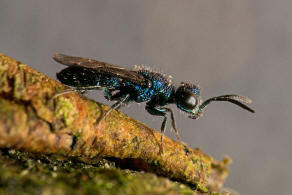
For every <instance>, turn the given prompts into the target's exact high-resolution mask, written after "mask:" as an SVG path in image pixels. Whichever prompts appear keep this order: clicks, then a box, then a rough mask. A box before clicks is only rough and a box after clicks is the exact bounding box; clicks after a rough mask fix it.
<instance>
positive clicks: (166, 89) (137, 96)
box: [57, 66, 175, 106]
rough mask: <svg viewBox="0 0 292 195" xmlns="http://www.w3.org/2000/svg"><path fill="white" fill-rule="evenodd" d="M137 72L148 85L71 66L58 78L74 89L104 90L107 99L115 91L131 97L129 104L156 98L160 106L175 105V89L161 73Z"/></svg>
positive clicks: (144, 70) (142, 70)
mask: <svg viewBox="0 0 292 195" xmlns="http://www.w3.org/2000/svg"><path fill="white" fill-rule="evenodd" d="M133 71H135V70H133ZM136 72H137V74H139V75H141V76H142V77H144V78H145V80H147V81H148V83H147V85H138V84H136V83H133V82H132V81H129V80H126V79H121V78H118V77H115V76H112V75H110V74H104V73H102V74H101V73H100V72H98V71H95V70H92V69H89V68H85V67H81V66H69V67H68V68H66V69H63V70H62V71H61V72H59V73H57V78H58V79H59V80H60V81H61V82H62V83H64V84H66V85H68V86H72V87H77V88H84V87H93V86H96V88H103V89H104V95H105V96H106V97H107V99H111V97H110V96H113V95H112V92H113V91H119V92H118V94H119V97H122V96H123V95H126V94H129V95H130V97H129V99H128V102H130V101H135V102H137V103H141V102H148V101H150V100H152V99H153V98H154V97H155V100H156V103H157V105H159V106H164V105H166V104H169V103H173V101H174V99H173V98H174V92H175V87H174V86H173V85H172V84H171V83H170V80H169V79H167V78H165V76H163V75H162V74H161V73H158V72H154V71H150V70H148V69H143V68H142V69H139V70H136Z"/></svg>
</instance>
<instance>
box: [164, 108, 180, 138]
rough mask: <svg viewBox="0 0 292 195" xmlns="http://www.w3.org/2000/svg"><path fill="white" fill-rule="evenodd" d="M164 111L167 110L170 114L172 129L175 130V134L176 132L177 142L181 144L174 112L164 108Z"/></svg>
mask: <svg viewBox="0 0 292 195" xmlns="http://www.w3.org/2000/svg"><path fill="white" fill-rule="evenodd" d="M164 109H165V110H166V112H170V118H171V128H172V129H173V130H174V132H175V137H176V140H177V141H178V142H181V139H180V136H179V133H178V130H177V128H176V124H175V118H174V114H173V111H172V110H171V109H170V108H166V107H164Z"/></svg>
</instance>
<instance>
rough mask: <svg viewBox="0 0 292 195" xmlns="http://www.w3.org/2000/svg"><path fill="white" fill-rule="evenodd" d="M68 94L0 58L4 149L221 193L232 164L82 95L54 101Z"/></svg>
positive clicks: (0, 120)
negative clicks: (107, 164) (112, 166)
mask: <svg viewBox="0 0 292 195" xmlns="http://www.w3.org/2000/svg"><path fill="white" fill-rule="evenodd" d="M64 89H66V87H65V86H63V85H62V84H60V83H58V82H57V81H55V80H53V79H50V78H48V77H47V76H45V75H44V74H41V73H39V72H37V71H35V70H33V69H31V68H30V67H28V66H27V65H25V64H22V63H21V62H18V61H15V60H13V59H11V58H9V57H7V56H5V55H3V54H0V147H2V148H11V149H16V150H22V151H27V152H32V153H41V154H56V155H62V156H64V157H68V158H72V157H74V158H78V159H79V160H82V161H85V162H87V163H93V162H96V161H98V160H100V159H102V158H109V159H111V160H113V161H116V162H118V163H119V164H120V165H121V166H124V165H127V166H126V167H127V168H131V169H136V170H144V171H149V172H153V173H156V174H157V175H162V176H165V177H168V178H171V179H173V180H178V181H181V182H183V183H186V184H190V185H192V186H195V187H196V188H197V189H198V190H199V191H201V192H211V191H218V190H219V189H220V188H221V186H222V184H223V182H224V180H225V178H226V177H227V174H228V169H227V165H228V162H229V161H228V160H227V159H225V160H223V161H221V162H218V161H215V160H214V159H213V158H212V157H210V156H208V155H207V154H204V153H203V152H202V151H201V150H200V149H192V148H189V147H186V146H184V145H182V144H180V143H178V142H175V141H173V140H172V139H170V138H167V137H165V139H164V152H163V153H161V152H160V150H161V149H160V135H161V134H160V133H159V132H158V131H155V130H153V129H151V128H149V127H147V126H146V125H144V124H142V123H140V122H138V121H136V120H135V119H132V118H130V117H128V116H127V115H125V114H123V113H122V112H120V111H113V112H111V114H110V115H109V116H108V117H107V118H106V119H105V120H102V121H101V122H100V123H98V124H96V122H97V119H98V118H100V117H101V116H102V115H103V113H104V112H105V111H106V110H108V109H109V108H108V106H105V105H102V104H100V103H97V102H95V101H92V100H90V99H88V98H86V97H84V96H82V95H80V94H78V93H70V94H65V95H62V96H58V97H57V98H55V99H52V96H53V95H54V94H56V93H57V92H60V91H62V90H64Z"/></svg>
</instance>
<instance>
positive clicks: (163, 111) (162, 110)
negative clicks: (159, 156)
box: [145, 104, 180, 152]
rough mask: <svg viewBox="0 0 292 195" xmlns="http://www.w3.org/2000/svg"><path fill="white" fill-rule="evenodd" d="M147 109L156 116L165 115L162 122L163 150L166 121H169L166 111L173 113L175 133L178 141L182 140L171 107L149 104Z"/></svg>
mask: <svg viewBox="0 0 292 195" xmlns="http://www.w3.org/2000/svg"><path fill="white" fill-rule="evenodd" d="M145 109H146V110H147V112H148V113H149V114H151V115H155V116H163V117H164V118H163V121H162V124H161V128H160V130H161V149H162V152H163V136H164V132H165V129H166V121H167V115H166V112H170V114H171V126H172V128H173V129H174V131H175V133H176V138H177V140H178V141H180V137H179V134H178V131H177V129H176V125H175V119H174V114H173V112H172V110H171V109H170V108H166V107H159V106H152V105H149V104H147V105H146V107H145Z"/></svg>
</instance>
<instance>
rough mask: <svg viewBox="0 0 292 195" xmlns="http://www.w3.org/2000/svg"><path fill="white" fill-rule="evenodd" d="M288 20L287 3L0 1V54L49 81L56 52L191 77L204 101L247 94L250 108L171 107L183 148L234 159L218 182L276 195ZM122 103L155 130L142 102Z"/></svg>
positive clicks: (283, 174)
mask: <svg viewBox="0 0 292 195" xmlns="http://www.w3.org/2000/svg"><path fill="white" fill-rule="evenodd" d="M291 19H292V1H291V0H278V1H274V0H221V1H218V0H210V1H206V0H184V1H177V0H147V1H146V0H144V1H139V0H107V1H105V0H104V1H98V0H87V1H73V0H72V1H69V0H63V1H59V0H50V1H37V0H26V1H14V0H10V1H8V0H7V1H5V0H1V1H0V52H1V53H4V54H6V55H9V56H11V57H13V58H15V59H18V60H21V61H23V62H24V63H27V64H29V65H31V66H32V67H33V68H35V69H37V70H38V71H40V72H43V73H45V74H47V75H48V76H50V77H52V78H56V77H55V73H56V72H58V71H60V70H61V69H62V68H64V66H61V65H60V64H57V63H55V62H54V61H53V60H52V59H51V56H52V55H53V54H54V53H55V52H62V53H65V54H71V55H76V56H83V57H90V58H96V59H99V60H102V61H106V62H110V63H115V64H119V65H122V66H125V67H129V68H131V67H132V66H133V65H134V64H147V65H150V66H151V67H154V68H155V69H158V70H161V71H162V72H164V73H168V74H171V75H172V76H173V77H174V79H173V80H174V83H177V84H178V83H180V81H190V82H194V83H199V84H200V87H201V88H202V97H203V98H205V99H206V98H209V97H213V96H217V95H223V94H229V93H238V94H242V95H246V96H248V97H250V98H252V99H253V100H254V103H253V104H252V107H253V108H255V109H256V114H250V113H248V112H246V111H244V110H241V109H240V108H238V107H237V106H234V105H232V104H229V103H224V102H223V103H222V102H218V103H213V104H212V105H210V106H209V107H208V108H207V110H206V112H205V115H204V117H202V118H200V120H198V121H195V120H191V119H189V118H187V117H185V116H184V115H182V114H180V112H178V111H176V112H175V114H176V118H177V124H178V127H179V131H180V134H181V137H182V140H183V141H184V142H186V143H188V144H189V145H190V146H191V147H199V148H201V149H202V150H203V151H205V152H206V153H208V154H210V155H212V156H214V157H215V158H216V159H221V158H222V157H223V156H224V155H228V156H230V157H231V158H232V159H233V164H232V165H231V171H230V176H229V177H228V179H227V182H226V185H225V186H227V187H230V188H233V189H235V190H237V191H238V192H240V193H241V194H281V195H283V194H291V193H292V182H291V175H292V168H291V159H292V156H291V155H292V142H291V138H292V131H291V127H290V126H291V125H290V123H291V115H290V112H291V109H292V107H291V103H290V102H291V96H292V93H291V84H290V83H291V81H292V77H291V73H292V65H291V64H292V55H291V54H292V22H291ZM88 95H89V96H90V97H92V98H95V99H97V100H98V101H103V102H105V101H104V98H103V96H102V95H101V93H100V92H91V93H89V94H88ZM109 104H111V103H109ZM172 107H173V108H175V107H174V106H172ZM122 110H123V111H124V112H125V113H127V114H128V115H130V116H133V117H135V118H137V119H139V120H141V121H143V122H144V123H146V124H148V125H149V126H151V127H153V128H156V129H159V128H160V125H161V122H162V121H161V120H162V119H161V118H160V117H153V116H151V115H149V114H148V113H147V112H146V111H145V110H144V107H143V105H140V106H139V105H136V104H131V106H130V107H128V108H123V109H122ZM289 120H290V122H289ZM167 134H168V135H169V136H171V137H173V135H172V134H171V133H170V132H168V133H167Z"/></svg>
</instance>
